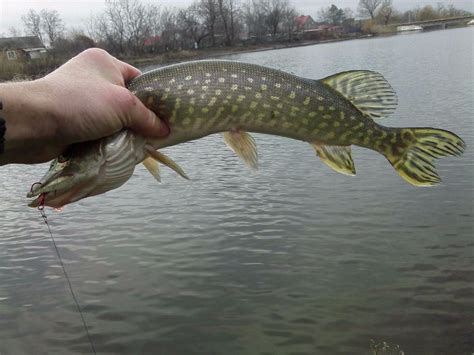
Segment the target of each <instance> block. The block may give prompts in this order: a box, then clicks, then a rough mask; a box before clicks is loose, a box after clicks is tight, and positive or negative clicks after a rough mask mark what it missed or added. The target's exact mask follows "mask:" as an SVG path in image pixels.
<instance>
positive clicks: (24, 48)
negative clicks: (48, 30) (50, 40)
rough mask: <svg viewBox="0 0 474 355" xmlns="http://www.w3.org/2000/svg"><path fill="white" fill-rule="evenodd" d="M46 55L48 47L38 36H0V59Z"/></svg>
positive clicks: (22, 58) (30, 57)
mask: <svg viewBox="0 0 474 355" xmlns="http://www.w3.org/2000/svg"><path fill="white" fill-rule="evenodd" d="M45 55H46V47H45V46H44V44H43V42H41V40H40V39H39V38H38V37H37V36H27V37H7V38H0V60H2V59H6V60H30V59H39V58H42V57H44V56H45Z"/></svg>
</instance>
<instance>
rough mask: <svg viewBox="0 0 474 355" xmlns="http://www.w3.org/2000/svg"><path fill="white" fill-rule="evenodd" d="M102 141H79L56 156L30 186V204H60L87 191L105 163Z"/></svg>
mask: <svg viewBox="0 0 474 355" xmlns="http://www.w3.org/2000/svg"><path fill="white" fill-rule="evenodd" d="M105 160H106V159H105V156H104V154H102V152H101V144H100V142H99V141H96V142H91V143H87V144H76V145H72V146H71V147H69V148H68V150H67V151H66V152H65V153H64V154H63V155H61V156H59V157H58V158H56V159H54V160H53V161H52V162H51V165H50V166H49V170H48V171H47V172H46V174H45V175H44V176H43V177H42V179H41V180H40V181H38V182H36V183H34V184H33V185H32V186H31V190H30V192H29V193H28V194H27V197H28V198H32V197H35V199H34V200H32V201H31V202H30V203H29V204H28V206H30V207H38V206H49V207H54V208H60V207H62V206H64V205H67V204H69V203H71V202H75V201H78V200H80V199H81V198H83V197H85V196H87V195H88V193H89V192H90V191H91V190H92V189H94V188H95V187H96V186H97V185H98V184H99V183H100V170H101V167H103V166H104V164H105Z"/></svg>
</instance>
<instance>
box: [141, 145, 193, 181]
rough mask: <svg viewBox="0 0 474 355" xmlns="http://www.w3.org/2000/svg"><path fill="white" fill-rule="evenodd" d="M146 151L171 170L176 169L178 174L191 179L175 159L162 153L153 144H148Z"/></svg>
mask: <svg viewBox="0 0 474 355" xmlns="http://www.w3.org/2000/svg"><path fill="white" fill-rule="evenodd" d="M145 150H146V153H147V154H148V155H149V156H150V157H151V158H153V159H155V160H156V161H159V162H160V163H162V164H164V165H166V166H167V167H168V168H170V169H171V170H174V171H175V172H176V173H177V174H178V175H180V176H182V177H183V178H185V179H186V180H189V177H188V175H186V173H185V172H184V170H183V169H181V167H180V166H179V165H178V164H177V163H175V162H174V161H173V159H171V158H170V157H168V156H166V155H165V154H163V153H160V152H159V151H157V150H155V148H153V147H152V146H151V145H148V144H147V145H146V146H145Z"/></svg>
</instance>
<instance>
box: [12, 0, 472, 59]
mask: <svg viewBox="0 0 474 355" xmlns="http://www.w3.org/2000/svg"><path fill="white" fill-rule="evenodd" d="M246 1H247V2H241V0H194V2H193V3H191V4H190V5H189V6H188V7H186V8H177V7H161V6H160V5H157V4H153V3H144V2H142V1H141V0H106V1H105V9H104V11H102V12H101V13H98V14H96V15H93V16H91V17H90V18H89V19H88V21H87V23H86V25H85V28H84V29H82V30H69V31H68V32H66V27H65V25H64V23H63V21H62V19H61V17H60V14H59V13H58V12H57V11H56V10H47V9H43V10H41V11H34V10H29V11H28V12H27V13H26V14H25V15H24V16H22V20H23V25H24V32H25V33H26V34H28V35H35V36H38V37H39V38H40V39H41V40H42V41H43V42H45V43H47V44H48V46H49V47H50V48H51V51H52V53H54V52H55V51H56V52H58V53H76V52H79V51H81V50H83V49H85V48H88V47H91V46H99V47H102V48H104V49H107V50H108V51H110V52H111V53H113V54H115V55H118V56H135V57H138V56H140V55H144V54H146V53H162V52H167V51H176V50H181V49H200V48H209V47H231V46H234V45H237V44H239V45H242V44H259V43H265V42H284V41H294V40H298V35H297V29H298V28H297V22H296V21H295V20H296V17H297V16H298V15H299V14H300V13H299V12H298V11H297V9H296V8H295V7H294V6H293V5H292V4H291V3H290V2H289V0H246ZM466 14H469V13H468V12H466V11H464V10H459V9H457V8H455V7H454V6H453V5H449V6H444V5H442V4H438V5H437V6H436V7H433V6H431V5H426V6H424V7H417V8H415V9H412V10H409V11H405V12H400V11H398V10H397V9H396V8H395V7H394V5H393V0H360V1H359V6H358V9H357V17H359V20H355V19H354V18H355V17H356V16H355V15H354V13H353V11H352V9H350V8H345V9H342V8H338V7H337V6H336V5H334V4H333V5H331V6H329V7H326V8H322V9H321V10H320V11H319V12H318V13H317V15H316V16H315V17H314V19H315V20H317V21H318V22H319V23H325V24H330V25H333V26H343V25H345V24H346V25H347V24H348V23H350V24H351V26H349V27H347V26H346V27H345V30H346V31H353V32H357V31H368V32H370V26H364V23H369V24H377V25H389V24H393V23H403V22H410V21H423V20H431V19H436V18H444V17H455V16H463V15H466ZM366 19H367V20H366ZM10 32H11V33H12V35H17V34H18V33H19V31H16V30H15V29H11V30H10Z"/></svg>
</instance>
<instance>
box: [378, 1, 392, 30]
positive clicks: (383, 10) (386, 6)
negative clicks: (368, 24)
mask: <svg viewBox="0 0 474 355" xmlns="http://www.w3.org/2000/svg"><path fill="white" fill-rule="evenodd" d="M394 14H395V9H394V8H393V5H392V0H383V2H382V5H381V6H380V10H379V11H378V13H377V17H378V18H380V20H381V22H382V23H383V24H384V25H385V26H386V25H388V23H389V22H390V19H391V18H392V17H393V15H394Z"/></svg>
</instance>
